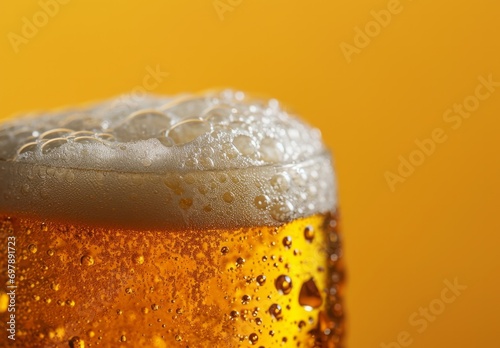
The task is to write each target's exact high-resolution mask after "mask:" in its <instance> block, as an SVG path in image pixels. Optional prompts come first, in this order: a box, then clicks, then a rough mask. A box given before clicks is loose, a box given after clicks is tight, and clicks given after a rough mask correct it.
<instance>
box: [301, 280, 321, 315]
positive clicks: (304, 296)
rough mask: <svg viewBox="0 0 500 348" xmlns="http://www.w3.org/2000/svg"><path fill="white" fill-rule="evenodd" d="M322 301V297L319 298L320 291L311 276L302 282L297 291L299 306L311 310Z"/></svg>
mask: <svg viewBox="0 0 500 348" xmlns="http://www.w3.org/2000/svg"><path fill="white" fill-rule="evenodd" d="M322 303H323V299H322V298H321V293H320V292H319V289H318V287H317V286H316V283H315V282H314V279H313V278H311V279H309V280H308V281H307V282H305V283H304V284H302V287H301V288H300V293H299V304H300V305H301V306H304V308H305V309H306V310H308V311H311V310H312V309H313V308H318V307H320V306H321V304H322Z"/></svg>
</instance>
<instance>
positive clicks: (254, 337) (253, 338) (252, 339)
mask: <svg viewBox="0 0 500 348" xmlns="http://www.w3.org/2000/svg"><path fill="white" fill-rule="evenodd" d="M248 339H249V340H250V343H251V344H256V343H257V341H258V340H259V336H258V335H257V334H256V333H251V334H250V336H248Z"/></svg>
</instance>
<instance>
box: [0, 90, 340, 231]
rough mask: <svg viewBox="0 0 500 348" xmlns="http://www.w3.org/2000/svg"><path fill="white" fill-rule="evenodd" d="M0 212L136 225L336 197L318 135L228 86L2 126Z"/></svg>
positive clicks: (203, 219)
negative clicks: (214, 90)
mask: <svg viewBox="0 0 500 348" xmlns="http://www.w3.org/2000/svg"><path fill="white" fill-rule="evenodd" d="M0 179H1V182H0V212H2V211H3V212H8V213H12V214H14V213H17V214H24V215H29V216H36V217H38V218H42V219H44V218H50V219H56V220H61V221H66V222H75V223H78V222H80V223H90V224H100V225H113V226H121V227H131V228H163V229H165V228H215V227H219V228H220V227H228V228H229V227H242V226H251V225H264V224H266V225H269V224H271V225H277V224H280V223H283V222H286V221H289V220H291V219H294V218H297V217H301V216H306V215H310V214H313V213H322V212H326V211H329V210H332V209H333V207H334V206H335V197H336V190H335V181H334V177H333V170H332V166H331V163H330V157H329V154H328V152H327V151H326V149H325V147H324V144H323V142H322V139H321V134H320V132H319V131H318V130H317V129H314V128H312V127H310V126H308V125H307V124H305V123H304V122H302V121H300V120H299V119H298V118H296V117H294V116H292V115H290V114H289V113H288V112H287V111H286V110H284V109H283V108H282V107H281V106H280V104H279V103H278V102H277V101H276V100H269V101H262V100H255V99H250V98H248V97H247V96H246V95H245V94H244V93H242V92H235V91H231V90H226V91H222V92H208V93H205V94H202V95H195V96H179V97H175V98H169V97H160V96H145V97H142V98H138V97H120V98H117V99H113V100H110V101H106V102H103V103H100V104H96V105H92V106H90V107H81V108H76V109H65V110H63V111H57V112H50V113H42V114H37V115H28V116H26V117H21V118H17V119H15V120H13V121H10V122H6V123H4V124H3V125H1V126H0Z"/></svg>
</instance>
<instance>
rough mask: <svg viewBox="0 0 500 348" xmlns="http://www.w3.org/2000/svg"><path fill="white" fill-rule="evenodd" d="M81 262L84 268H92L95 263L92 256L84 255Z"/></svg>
mask: <svg viewBox="0 0 500 348" xmlns="http://www.w3.org/2000/svg"><path fill="white" fill-rule="evenodd" d="M80 262H81V263H82V265H84V266H92V265H93V264H94V263H95V260H94V258H93V257H92V255H83V256H82V258H81V259H80Z"/></svg>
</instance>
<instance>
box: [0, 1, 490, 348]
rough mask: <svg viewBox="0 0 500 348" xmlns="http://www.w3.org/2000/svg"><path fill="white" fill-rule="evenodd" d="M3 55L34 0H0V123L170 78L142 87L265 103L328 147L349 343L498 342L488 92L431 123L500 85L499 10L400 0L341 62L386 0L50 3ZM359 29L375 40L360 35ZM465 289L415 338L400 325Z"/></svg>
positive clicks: (355, 346) (356, 346) (483, 4)
mask: <svg viewBox="0 0 500 348" xmlns="http://www.w3.org/2000/svg"><path fill="white" fill-rule="evenodd" d="M66 1H67V2H68V3H67V4H65V5H61V6H60V9H59V11H58V13H57V14H56V15H55V16H54V17H53V18H50V19H49V21H48V23H47V24H46V25H45V26H42V27H40V28H39V30H38V32H37V33H36V35H34V37H32V38H30V39H29V40H28V42H26V43H23V44H20V45H19V46H18V49H19V52H18V53H15V51H14V49H13V46H12V45H11V43H10V42H9V37H11V36H9V35H12V34H9V33H15V34H18V35H20V34H21V33H22V31H21V30H22V26H23V17H26V18H28V20H30V21H32V20H33V16H34V15H36V13H37V12H39V11H40V10H41V7H40V5H39V4H38V1H27V0H23V1H7V0H1V6H0V7H1V10H0V11H1V12H0V79H1V80H0V114H1V117H4V116H8V115H10V114H12V113H17V112H20V111H24V110H32V109H44V108H52V107H57V106H60V105H65V104H74V103H81V102H85V101H88V100H96V99H101V98H106V97H110V96H113V95H116V94H120V93H124V92H127V91H130V90H131V89H133V88H134V87H136V86H141V85H142V79H143V77H144V76H145V75H146V74H147V72H146V68H147V67H148V66H150V67H156V66H157V65H159V66H160V68H161V70H162V71H166V72H168V73H169V76H168V77H166V78H165V79H164V81H163V82H162V83H161V84H160V85H159V86H158V87H157V88H156V89H155V90H154V91H153V92H156V93H177V92H182V91H198V90H201V89H205V88H209V87H214V86H232V87H235V88H239V89H243V90H247V91H251V92H256V93H259V94H264V95H269V96H274V97H276V98H279V99H281V100H282V101H284V102H285V103H286V104H288V105H290V106H292V107H293V108H294V109H295V110H296V111H297V112H298V113H300V114H302V115H303V116H304V117H305V118H306V119H307V120H309V121H310V122H311V123H312V124H314V125H316V126H318V127H319V128H321V130H322V131H323V134H324V138H325V140H326V142H327V143H328V145H329V146H330V147H331V148H332V149H333V150H334V153H335V156H336V161H337V171H338V177H339V185H340V202H341V209H342V216H343V221H342V223H343V231H344V236H345V252H346V258H347V263H348V271H349V284H348V296H347V309H348V313H349V337H348V342H349V347H351V348H362V347H374V348H375V347H381V344H382V343H383V342H386V343H389V342H391V341H394V340H396V339H397V336H398V335H399V334H400V333H401V332H402V331H407V332H408V333H409V334H410V336H411V340H412V344H411V345H410V346H411V347H414V348H417V347H423V348H429V347H431V348H433V347H464V348H465V347H484V348H488V347H498V346H499V343H498V342H497V340H498V332H499V327H498V324H499V319H498V318H499V313H500V296H499V293H500V287H499V285H498V284H499V282H500V281H499V280H498V276H499V271H500V261H499V257H498V255H499V252H498V247H499V245H500V217H499V215H500V214H499V213H500V212H499V208H500V204H499V199H500V184H499V183H498V177H499V176H500V159H499V155H498V151H499V150H500V132H499V131H500V127H499V126H500V88H499V87H497V88H498V91H495V92H493V93H492V94H491V95H490V96H489V97H488V98H487V99H486V100H482V101H480V105H479V107H478V109H477V110H476V111H475V112H473V113H472V114H471V115H470V117H468V118H467V119H465V120H464V122H463V124H462V125H461V126H460V127H459V128H458V129H456V130H455V129H453V128H451V126H452V125H453V123H447V122H445V121H444V120H443V113H444V112H445V111H446V110H447V109H448V108H450V107H453V105H454V104H455V103H462V102H463V101H464V98H466V97H468V96H471V95H474V92H475V88H476V86H477V85H478V83H479V81H478V77H479V76H484V77H485V78H487V77H488V75H489V74H492V76H493V80H495V81H500V39H499V34H500V21H499V15H500V5H499V4H498V3H497V2H495V1H487V0H476V1H471V0H466V1H451V0H443V1H431V0H413V1H410V0H401V5H400V6H402V10H401V11H400V12H399V13H398V14H395V15H392V19H391V21H390V23H389V24H388V25H387V26H386V27H383V28H381V30H380V33H376V34H377V35H374V37H373V38H371V42H370V43H369V44H368V45H367V46H366V47H364V48H362V49H361V50H360V52H358V53H356V54H353V55H352V56H350V58H351V59H352V61H351V62H350V63H348V62H347V60H346V58H345V56H344V55H343V53H342V51H341V48H340V45H341V43H342V42H345V43H348V44H351V45H353V44H354V36H355V28H356V27H359V28H364V27H365V25H366V24H367V23H369V22H370V21H372V20H373V14H371V11H372V10H373V11H380V10H382V9H386V8H387V7H388V3H389V1H386V0H377V1H374V0H370V1H368V0H358V1H351V0H337V1H327V0H324V1H298V0H295V1H292V0H242V1H238V0H222V2H224V3H226V4H228V3H229V4H231V3H232V5H228V6H230V7H231V11H227V12H225V13H224V14H223V15H222V19H221V17H219V15H218V13H217V12H216V10H215V8H214V1H213V0H197V1H187V0H175V1H174V0H168V1H167V0H161V1H160V0H150V1H144V0H143V1H124V0H120V1H118V0H99V1H97V0H72V1H71V0H70V1H68V0H66ZM375 29H376V28H375ZM436 128H442V129H443V130H444V131H445V133H446V135H447V137H448V138H447V140H446V141H445V142H444V143H442V144H437V147H436V149H435V152H434V153H432V154H431V155H429V156H426V158H425V160H424V163H423V164H422V165H420V166H418V168H416V170H415V171H414V173H413V174H412V175H411V176H409V177H408V178H407V179H406V180H405V182H404V183H398V184H397V185H396V186H395V192H392V191H391V189H390V188H389V185H388V184H387V182H386V179H385V177H384V175H385V173H386V172H387V171H390V172H393V173H397V170H398V165H399V163H400V159H398V158H399V156H403V157H404V158H408V156H409V155H410V153H411V152H412V151H414V150H417V149H418V147H417V146H416V145H415V140H416V139H424V138H429V137H430V136H431V134H432V132H433V131H434V130H435V129H436ZM455 278H458V281H459V283H461V284H465V285H467V289H466V290H464V291H463V293H462V294H461V295H460V296H459V297H458V298H457V299H456V300H455V301H454V302H453V303H451V304H447V305H446V308H445V309H444V311H443V313H442V314H441V315H439V316H438V317H437V319H436V320H435V321H434V322H432V323H429V325H428V327H427V328H426V330H424V331H423V332H422V333H418V332H417V330H416V327H415V326H412V325H411V324H410V323H409V322H408V319H409V317H410V316H411V315H412V313H414V312H415V311H418V310H419V308H420V307H425V306H428V305H429V304H430V303H431V301H433V300H435V299H438V298H439V297H440V294H441V291H442V289H443V288H444V283H443V281H444V280H445V279H448V280H450V281H453V280H454V279H455Z"/></svg>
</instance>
